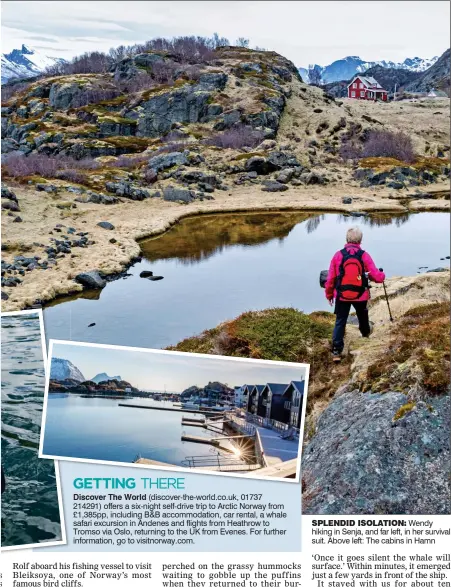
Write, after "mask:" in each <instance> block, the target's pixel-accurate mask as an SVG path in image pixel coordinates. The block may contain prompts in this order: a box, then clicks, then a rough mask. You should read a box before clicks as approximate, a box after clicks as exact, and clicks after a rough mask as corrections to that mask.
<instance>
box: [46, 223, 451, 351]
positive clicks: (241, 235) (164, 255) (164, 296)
mask: <svg viewBox="0 0 451 587" xmlns="http://www.w3.org/2000/svg"><path fill="white" fill-rule="evenodd" d="M449 219H450V216H449V214H448V213H429V212H427V213H420V214H411V215H404V216H389V215H379V216H372V217H365V218H353V217H350V216H344V215H341V214H321V215H320V214H305V213H297V212H283V213H253V214H242V213H241V214H225V215H216V216H201V217H195V218H189V219H185V220H184V221H182V222H180V224H178V225H176V226H175V227H173V228H172V230H170V231H169V232H168V233H166V234H164V235H163V236H161V237H158V238H154V239H150V240H147V241H144V242H142V243H141V247H142V251H143V254H144V258H143V260H142V261H141V262H140V263H137V264H135V265H134V266H133V267H131V269H130V270H129V273H130V276H129V277H126V278H125V279H119V280H117V281H114V282H112V283H109V284H108V285H107V287H106V288H105V289H104V290H102V291H101V292H89V293H86V294H83V295H81V296H76V297H72V298H62V299H61V300H58V302H56V303H54V304H52V305H50V306H49V307H47V308H46V310H45V312H44V317H45V325H46V333H47V336H48V337H50V338H59V339H67V340H77V341H87V342H97V343H105V344H120V345H128V346H141V347H154V348H163V347H166V346H168V345H170V344H175V343H177V342H179V341H180V340H182V339H183V338H186V337H188V336H192V335H194V334H198V333H200V332H201V331H202V330H204V329H206V328H212V327H214V326H216V325H217V324H219V323H220V322H222V321H224V320H227V319H231V318H234V317H236V316H238V315H239V314H241V313H242V312H244V311H246V310H257V309H263V308H268V307H275V306H293V307H295V308H298V309H300V310H303V311H305V312H311V311H313V310H321V309H322V310H326V309H329V306H328V305H327V303H326V301H325V299H324V291H323V290H321V289H320V287H319V284H318V277H319V272H320V270H321V269H325V268H327V267H328V265H329V262H330V258H331V257H332V255H333V254H334V252H335V251H336V250H337V249H340V248H342V246H343V245H344V242H345V233H346V230H347V229H348V228H349V227H350V226H354V225H358V226H360V227H361V228H362V229H363V232H364V241H363V248H364V249H366V250H368V252H369V253H370V254H371V255H372V256H373V258H374V260H375V262H376V264H377V265H378V267H383V268H384V270H385V271H386V273H387V275H388V276H389V277H390V276H395V275H412V274H415V273H417V272H419V271H424V269H420V268H421V267H425V266H426V267H428V268H436V267H439V266H447V265H448V264H449V261H447V260H445V261H441V260H440V258H442V257H446V256H447V255H449V240H450V226H449ZM143 270H150V271H153V272H154V275H162V276H163V277H164V279H163V280H161V281H155V282H152V281H149V280H147V279H141V278H140V277H139V274H140V272H141V271H143ZM92 322H95V324H96V325H95V326H94V327H91V328H88V325H89V324H91V323H92Z"/></svg>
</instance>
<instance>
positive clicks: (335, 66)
mask: <svg viewBox="0 0 451 587" xmlns="http://www.w3.org/2000/svg"><path fill="white" fill-rule="evenodd" d="M438 59H439V56H436V57H432V58H430V59H424V58H422V57H407V58H406V59H405V60H404V61H402V62H394V61H386V60H382V61H365V60H363V59H361V58H360V57H359V56H357V55H353V56H347V57H343V58H342V59H337V60H335V61H333V62H332V63H330V64H329V65H318V64H314V65H310V66H309V69H310V68H311V69H315V70H316V71H317V72H318V73H319V74H320V75H321V80H322V82H323V84H327V83H332V82H338V81H343V80H348V79H351V78H352V77H353V76H354V75H356V74H358V73H364V72H366V71H367V70H368V69H371V68H373V67H376V66H380V67H384V68H386V69H405V70H408V71H412V72H423V71H426V70H427V69H429V68H430V67H431V66H432V65H434V63H436V62H437V61H438ZM299 73H300V75H301V77H302V79H303V80H304V81H306V82H307V83H308V82H309V76H308V69H307V68H304V67H300V68H299Z"/></svg>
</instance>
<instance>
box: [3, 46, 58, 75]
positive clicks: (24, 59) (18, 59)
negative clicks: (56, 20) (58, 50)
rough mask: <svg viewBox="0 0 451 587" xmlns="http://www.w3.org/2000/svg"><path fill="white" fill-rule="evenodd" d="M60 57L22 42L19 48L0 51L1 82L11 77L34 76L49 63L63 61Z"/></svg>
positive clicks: (53, 63)
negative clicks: (47, 53)
mask: <svg viewBox="0 0 451 587" xmlns="http://www.w3.org/2000/svg"><path fill="white" fill-rule="evenodd" d="M65 62H66V60H65V59H62V58H61V57H50V56H49V55H44V54H43V53H42V52H41V51H39V50H37V49H36V48H34V47H30V46H28V45H25V44H24V43H23V44H22V47H21V49H13V50H12V51H10V52H9V53H2V66H1V67H2V78H1V81H2V84H4V83H7V82H9V81H11V80H13V79H23V78H29V77H35V76H37V75H39V74H40V73H42V72H43V71H44V70H45V69H46V68H47V67H49V66H50V65H55V64H56V63H65Z"/></svg>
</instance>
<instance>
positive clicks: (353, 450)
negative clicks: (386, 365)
mask: <svg viewBox="0 0 451 587" xmlns="http://www.w3.org/2000/svg"><path fill="white" fill-rule="evenodd" d="M449 421H450V401H449V396H444V397H436V398H430V399H428V401H427V403H425V402H418V403H417V404H416V405H412V404H408V403H407V401H406V397H405V395H404V394H402V393H398V392H390V391H388V392H386V393H374V394H372V393H360V392H358V391H352V392H349V393H343V394H342V395H341V396H339V397H336V398H335V399H334V400H333V401H332V402H331V403H330V405H329V406H328V407H327V408H326V410H325V411H324V412H323V414H322V415H321V416H320V418H319V420H318V423H317V431H316V434H315V436H314V437H313V439H312V440H311V441H310V442H309V444H308V445H307V447H306V448H305V449H304V454H303V459H302V477H303V501H302V504H303V505H302V511H303V513H304V514H315V515H321V514H327V515H333V514H422V515H438V514H450V513H451V510H450V487H449V475H448V469H449V459H450V453H449V449H450V446H449V443H450V438H449Z"/></svg>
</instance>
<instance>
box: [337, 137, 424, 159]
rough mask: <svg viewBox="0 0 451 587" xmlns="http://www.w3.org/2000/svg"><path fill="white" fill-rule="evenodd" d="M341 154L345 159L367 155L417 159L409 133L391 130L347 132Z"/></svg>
mask: <svg viewBox="0 0 451 587" xmlns="http://www.w3.org/2000/svg"><path fill="white" fill-rule="evenodd" d="M340 156H341V158H342V159H344V160H350V159H353V160H356V159H364V158H366V157H390V158H391V159H398V160H399V161H405V162H406V163H412V162H413V161H414V160H415V152H414V149H413V143H412V139H411V138H410V137H409V135H407V134H405V133H403V132H392V131H389V130H369V131H368V132H366V133H362V134H361V135H360V136H359V135H358V134H357V133H352V132H351V133H347V134H346V135H344V136H343V137H342V141H341V146H340Z"/></svg>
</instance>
